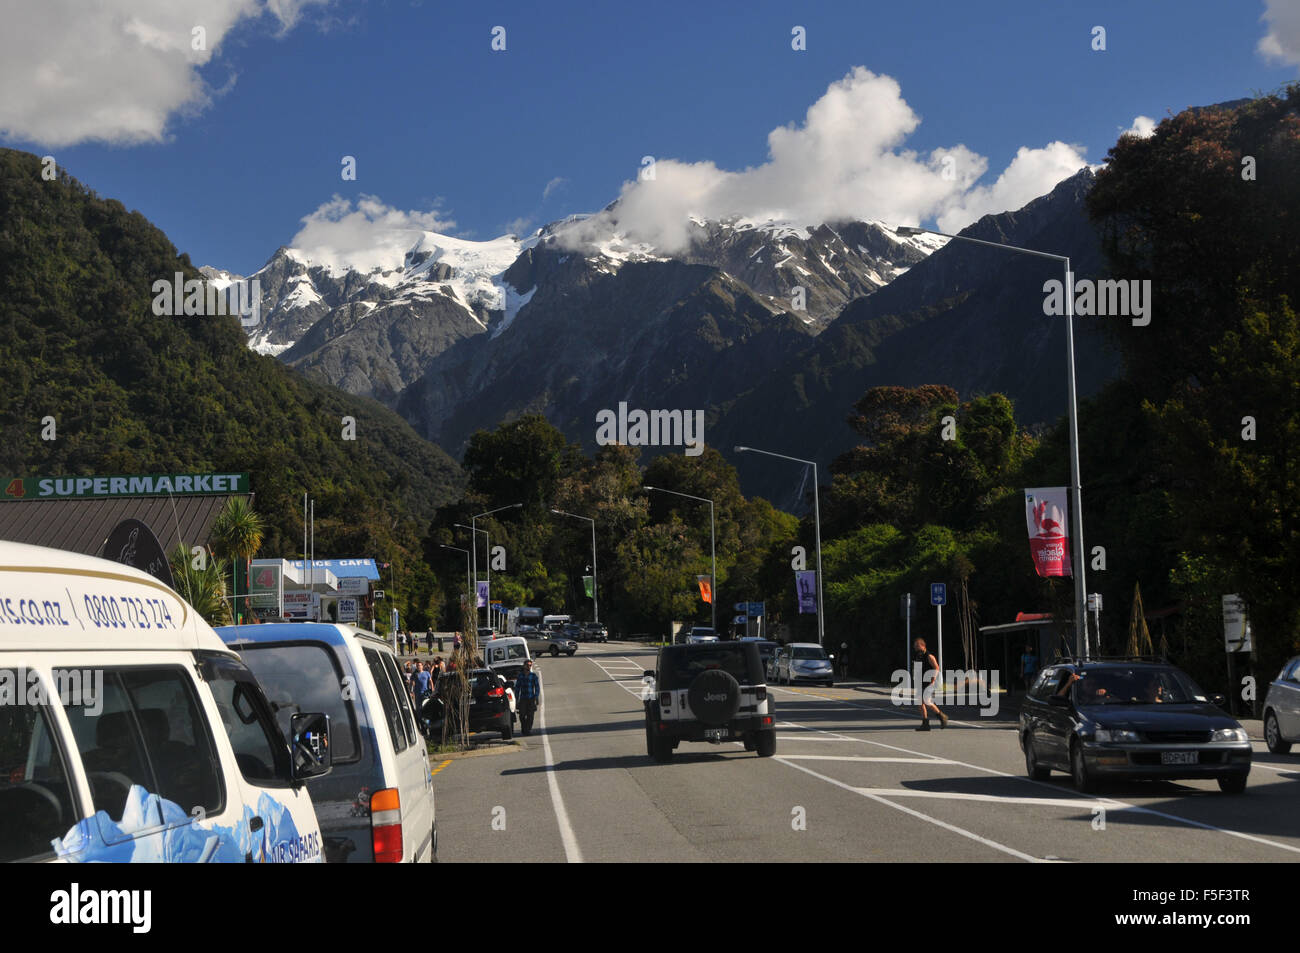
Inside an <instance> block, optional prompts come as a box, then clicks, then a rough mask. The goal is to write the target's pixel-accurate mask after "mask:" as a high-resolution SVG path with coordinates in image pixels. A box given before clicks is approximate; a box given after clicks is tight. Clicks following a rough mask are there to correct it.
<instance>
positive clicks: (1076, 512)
mask: <svg viewBox="0 0 1300 953" xmlns="http://www.w3.org/2000/svg"><path fill="white" fill-rule="evenodd" d="M895 231H896V233H897V234H898V235H902V236H904V237H906V236H910V235H919V234H921V233H922V232H925V233H928V234H930V235H938V236H939V237H941V238H950V239H955V240H957V241H963V242H972V243H973V244H976V245H986V246H988V247H990V248H1001V249H1002V250H1003V251H1014V252H1021V253H1023V254H1025V255H1034V256H1036V257H1038V258H1050V259H1052V260H1053V261H1059V262H1061V263H1063V264H1064V266H1065V289H1064V291H1065V346H1066V351H1067V353H1068V356H1069V364H1068V365H1067V366H1066V377H1065V379H1066V386H1067V388H1068V390H1069V402H1068V403H1067V404H1066V417H1067V420H1068V426H1069V430H1070V480H1071V487H1070V489H1071V492H1072V493H1073V496H1074V505H1073V506H1072V507H1070V531H1071V534H1072V535H1073V536H1074V547H1073V548H1074V560H1073V562H1074V565H1073V570H1074V630H1075V651H1076V652H1079V653H1081V654H1082V656H1083V657H1084V658H1087V657H1088V653H1089V640H1088V596H1087V592H1088V586H1087V582H1086V580H1085V579H1084V574H1085V566H1084V560H1085V550H1084V548H1083V481H1082V480H1081V478H1080V476H1079V421H1078V397H1077V396H1076V390H1075V380H1074V273H1073V272H1071V271H1070V259H1069V258H1068V257H1067V256H1065V255H1053V254H1051V253H1049V252H1043V251H1035V250H1034V249H1032V248H1021V247H1020V246H1019V245H1004V244H1002V243H1001V242H988V241H984V240H983V239H980V238H969V237H967V236H965V235H949V234H947V233H946V232H936V231H934V230H933V229H930V228H916V227H913V226H908V225H902V226H899V227H898V228H897V229H896V230H895Z"/></svg>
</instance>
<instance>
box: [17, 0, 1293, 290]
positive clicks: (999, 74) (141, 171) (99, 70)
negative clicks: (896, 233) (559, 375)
mask: <svg viewBox="0 0 1300 953" xmlns="http://www.w3.org/2000/svg"><path fill="white" fill-rule="evenodd" d="M6 5H7V4H6ZM25 6H26V7H30V8H31V9H23V8H22V7H20V8H19V9H17V10H15V11H12V12H6V13H5V17H6V20H7V21H8V22H10V23H11V25H12V26H13V27H14V29H11V30H10V31H9V32H8V38H7V39H3V40H0V54H3V57H2V58H3V59H4V61H5V63H6V64H7V65H4V66H0V80H3V82H0V89H3V93H0V131H2V132H3V134H2V135H0V142H3V144H4V145H6V146H11V147H15V148H21V149H26V150H29V151H33V152H36V153H38V154H47V153H48V154H52V155H54V156H55V158H56V160H57V161H58V163H59V164H60V165H61V166H62V167H64V168H66V169H67V170H68V171H69V172H70V173H71V174H72V175H74V176H76V177H77V178H78V179H80V180H81V181H82V182H84V183H86V184H87V185H89V186H90V187H91V188H93V189H95V190H96V191H97V192H98V193H100V194H101V195H105V196H110V197H114V198H117V199H120V200H121V201H122V202H123V203H124V204H125V205H126V206H127V207H128V208H133V209H138V210H139V211H141V212H142V213H144V214H145V215H146V216H147V217H148V218H150V219H151V220H152V221H154V222H155V223H156V224H157V225H159V226H160V227H161V228H163V229H164V230H165V231H166V232H167V234H168V235H169V236H170V237H171V239H172V240H173V241H174V242H175V243H176V245H177V246H178V248H180V249H181V250H182V251H187V252H189V254H190V256H191V258H192V260H193V261H194V263H195V264H212V265H217V266H219V267H225V268H229V269H231V270H234V271H238V272H241V273H244V274H247V273H249V272H251V271H253V270H255V269H256V268H258V267H260V266H261V264H263V263H264V262H265V260H266V259H267V258H268V257H269V256H270V254H271V253H272V252H273V251H274V250H275V248H276V247H277V246H278V245H280V244H284V243H288V242H289V241H290V240H291V239H292V238H293V237H294V236H295V235H297V234H298V233H299V232H300V230H301V229H302V228H303V220H304V218H305V217H306V216H309V215H311V214H312V213H313V212H316V210H318V209H321V208H322V206H327V204H328V203H331V202H332V201H333V202H334V206H333V208H335V209H336V210H337V209H343V210H346V209H350V208H352V205H351V203H354V202H356V201H358V200H359V199H360V198H361V197H362V196H371V197H373V199H372V207H373V206H374V205H378V206H380V207H381V208H380V212H378V213H376V214H379V215H382V214H384V211H383V210H384V209H388V210H391V211H392V215H393V216H394V217H395V218H396V220H398V221H400V222H407V221H414V222H418V223H422V224H423V225H424V226H426V227H428V226H432V225H437V226H439V227H445V230H446V231H448V232H450V233H453V234H456V235H460V236H463V237H471V238H478V239H487V238H491V237H494V236H496V235H499V234H501V233H502V232H504V231H506V230H508V229H515V230H519V229H522V228H525V227H536V226H538V225H540V224H544V223H545V222H547V221H550V220H552V219H555V218H558V217H561V216H563V215H565V214H568V213H571V212H589V211H596V210H598V209H599V208H601V207H602V206H604V205H605V204H607V203H608V202H610V201H611V200H613V199H614V198H616V197H617V196H618V195H619V193H620V189H621V188H622V187H623V186H624V183H627V182H630V181H632V180H634V179H635V178H636V176H637V172H638V167H639V163H640V162H641V157H642V156H646V155H651V156H655V157H656V158H658V159H661V160H664V159H671V160H676V164H675V165H674V166H673V174H672V175H671V176H669V177H668V180H670V181H671V182H673V183H674V185H673V188H675V189H677V191H678V193H679V197H680V202H678V203H677V204H673V203H669V206H670V207H671V209H672V210H673V211H674V213H675V212H676V211H679V210H681V209H690V208H693V206H692V205H691V203H692V202H695V201H696V200H697V198H698V197H699V196H700V195H703V194H706V193H707V194H708V195H709V196H712V198H710V199H708V201H707V202H705V205H708V207H710V208H714V209H717V208H721V207H722V206H721V205H719V202H732V203H735V209H734V210H735V211H737V212H747V211H755V213H756V214H757V213H758V212H765V211H770V209H768V208H767V207H766V206H765V205H764V203H763V201H762V200H761V199H762V191H763V190H764V189H769V190H771V191H772V192H773V193H774V194H777V195H779V196H780V198H779V200H774V201H773V203H772V205H773V207H775V208H777V209H778V211H780V212H781V213H782V214H788V215H793V216H795V217H797V216H798V215H799V214H804V215H814V214H817V213H818V212H819V211H820V207H819V206H818V205H817V203H816V202H813V201H811V200H810V199H809V195H811V194H812V193H813V192H816V191H817V190H820V189H821V188H822V186H821V183H820V182H819V181H818V180H819V177H825V178H827V179H832V178H834V177H836V176H840V177H845V178H855V182H853V183H847V184H846V183H844V182H841V183H840V186H839V187H840V188H842V189H848V190H849V191H848V192H846V193H845V194H846V195H848V196H849V197H848V198H846V199H843V202H847V203H848V205H849V206H851V207H852V211H853V212H854V213H855V214H860V215H863V216H864V217H875V216H870V214H869V213H871V212H872V211H874V210H875V206H874V205H873V204H872V203H873V202H875V201H877V199H874V198H872V197H871V192H870V189H869V188H868V187H867V180H873V181H875V182H876V183H877V184H883V185H885V186H887V191H889V192H896V193H899V194H903V195H904V196H905V198H904V199H903V200H900V201H898V202H884V203H883V204H881V206H880V209H879V213H878V214H879V216H880V217H884V216H886V215H892V216H894V217H895V218H902V217H908V216H909V215H911V214H912V213H913V212H914V213H915V217H917V218H924V219H926V220H927V222H936V221H938V222H940V223H941V224H943V223H947V224H953V223H958V222H959V220H960V219H961V217H962V215H966V216H967V217H977V215H978V213H980V212H982V211H988V210H995V211H996V210H1001V209H998V208H996V204H997V202H999V201H1004V202H1005V201H1013V200H1014V201H1016V204H1017V205H1018V204H1023V202H1021V201H1020V198H1021V196H1022V195H1023V193H1025V192H1026V190H1029V191H1031V192H1033V191H1035V190H1036V191H1039V192H1041V191H1046V188H1047V187H1050V181H1048V180H1050V179H1053V178H1054V177H1055V178H1059V177H1061V175H1062V173H1061V171H1060V169H1061V168H1062V166H1061V165H1060V163H1061V162H1065V163H1066V164H1067V165H1068V163H1069V162H1070V161H1072V159H1071V156H1072V155H1074V154H1072V153H1070V152H1069V150H1068V149H1067V148H1066V147H1067V146H1068V147H1075V148H1076V149H1077V155H1081V157H1082V158H1081V159H1077V158H1075V159H1074V160H1073V161H1076V162H1077V161H1082V160H1086V161H1088V162H1091V163H1098V162H1100V161H1102V159H1103V158H1104V157H1105V154H1106V150H1107V149H1108V148H1109V147H1110V145H1112V144H1113V142H1114V141H1115V139H1116V137H1117V135H1118V134H1119V133H1120V131H1121V130H1123V129H1125V128H1127V127H1129V126H1130V124H1132V123H1133V121H1134V119H1135V117H1137V116H1140V115H1141V116H1147V117H1151V118H1154V119H1156V120H1159V119H1161V118H1163V117H1165V116H1166V115H1167V114H1169V113H1170V112H1177V111H1178V110H1180V109H1182V108H1184V107H1186V106H1188V105H1199V104H1205V103H1213V102H1219V101H1224V100H1229V99H1235V98H1239V97H1243V96H1248V95H1251V94H1252V93H1254V92H1257V91H1270V90H1273V89H1276V88H1277V87H1279V86H1280V85H1282V84H1284V83H1286V82H1289V81H1293V80H1295V79H1296V78H1297V68H1296V63H1297V61H1300V55H1297V51H1298V50H1300V12H1298V11H1297V7H1298V6H1300V0H1269V2H1268V4H1267V6H1266V3H1265V2H1264V0H1233V2H1228V3H1224V2H1221V0H1180V2H1167V0H1144V2H1140V3H1134V2H1132V0H1127V2H1089V3H1086V4H1085V3H1071V4H1068V5H1065V4H1056V3H1043V2H1042V0H1007V2H997V3H992V2H989V3H976V2H970V0H966V2H949V0H931V2H927V3H925V4H922V5H913V4H906V3H890V4H874V3H872V4H865V3H860V2H858V3H812V4H799V5H791V4H789V3H767V2H757V3H745V4H743V5H741V4H737V5H734V6H733V5H726V6H724V5H720V4H706V3H698V2H697V3H673V2H662V0H656V2H655V3H652V4H635V5H633V4H609V5H599V6H597V5H591V6H587V5H582V6H579V5H577V4H563V3H548V4H489V5H481V4H445V3H432V2H398V0H390V2H369V3H360V2H356V3H349V2H338V0H336V2H332V3H319V2H304V0H271V6H270V9H269V10H268V9H267V8H266V4H264V3H261V2H259V0H194V2H192V3H191V2H188V0H186V2H181V0H136V2H133V3H129V4H128V3H125V0H123V2H122V4H121V7H122V9H123V10H124V11H130V12H129V13H127V12H123V13H120V14H119V13H115V12H114V8H115V7H116V6H118V4H117V3H116V2H115V0H108V2H106V3H105V4H104V5H103V7H104V8H106V10H105V11H103V12H101V14H100V15H98V16H91V17H89V18H88V17H87V16H86V15H85V13H84V10H85V8H84V5H81V4H78V3H76V0H49V2H48V3H43V4H35V5H31V4H28V5H25ZM1065 6H1068V7H1069V9H1068V10H1060V9H1057V8H1059V7H1065ZM64 7H67V8H72V7H77V8H79V9H80V11H81V13H80V14H79V16H77V17H73V16H70V15H66V14H68V13H69V10H68V9H60V8H64ZM1266 11H1267V12H1268V13H1269V15H1270V17H1271V19H1268V20H1266V19H1261V17H1263V16H1264V14H1265V13H1266ZM250 14H251V15H250ZM277 14H278V15H277ZM198 23H208V24H211V26H208V27H206V29H207V30H208V36H209V37H215V38H216V39H218V40H219V42H216V43H214V45H213V47H212V48H210V49H209V50H208V51H207V52H206V53H204V54H203V55H202V56H200V57H198V58H199V59H206V62H203V63H196V62H189V61H187V58H188V59H189V60H194V59H195V57H196V55H195V54H194V53H193V52H192V51H188V50H185V49H182V48H181V46H180V45H178V44H179V42H180V40H184V41H185V44H184V45H186V46H188V45H189V39H190V36H191V28H190V25H191V24H198ZM72 24H76V26H75V28H74V27H73V26H72ZM497 25H501V26H504V27H505V29H506V36H505V39H506V50H505V52H495V51H493V50H492V49H491V48H490V45H491V41H492V36H491V30H492V28H493V27H494V26H497ZM796 25H800V26H803V27H805V28H806V31H807V49H806V51H798V52H797V51H794V50H792V49H791V30H792V28H793V27H794V26H796ZM1098 25H1100V26H1103V27H1104V28H1105V30H1106V50H1105V51H1104V52H1097V51H1094V50H1092V49H1091V42H1092V29H1093V27H1094V26H1098ZM56 34H57V35H56ZM124 37H125V38H124ZM1266 37H1267V38H1268V39H1266ZM178 38H179V40H178ZM1261 41H1264V43H1265V46H1266V48H1265V50H1264V51H1261V49H1260V44H1261ZM132 44H135V45H136V46H140V47H141V50H143V52H141V51H140V50H137V49H136V48H135V47H134V46H133V45H132ZM1268 51H1272V53H1273V55H1271V56H1270V55H1267V53H1268ZM87 64H89V65H87ZM858 67H861V68H865V70H866V71H869V73H861V72H859V73H858V74H856V77H857V78H856V79H852V80H850V79H849V78H850V77H852V76H853V75H854V74H853V71H854V69H855V68H858ZM873 76H874V77H875V79H874V80H872V79H870V77H873ZM52 77H53V79H52ZM882 77H888V78H892V80H893V81H896V83H897V95H898V96H899V97H901V100H903V101H905V102H906V105H907V106H908V107H910V109H911V111H912V113H914V116H913V117H912V118H913V119H918V118H919V124H914V123H913V124H911V125H910V124H909V122H908V117H907V116H906V115H900V114H899V112H898V110H896V109H895V110H893V111H892V112H890V113H889V115H888V116H883V117H881V116H877V115H876V112H875V111H874V110H876V105H875V104H877V103H880V104H884V105H883V106H882V107H881V108H882V111H883V108H884V106H888V105H890V104H892V103H893V100H892V99H891V93H890V91H889V89H888V83H887V82H885V81H883V80H882ZM187 83H188V85H187ZM836 83H841V84H847V86H846V87H845V88H846V89H848V87H854V89H856V90H857V92H858V93H861V95H856V94H855V93H852V92H851V91H850V92H846V94H845V96H846V99H845V102H848V103H849V106H848V107H846V108H847V110H848V111H847V112H840V111H837V110H838V109H839V106H842V105H843V103H840V104H839V105H837V103H836V102H833V101H832V100H831V99H824V98H825V97H827V91H828V88H830V87H831V86H832V84H836ZM868 83H870V84H871V85H870V88H869V89H868ZM187 100H189V101H188V102H187ZM819 100H823V101H824V102H825V104H826V108H825V110H824V111H823V112H824V115H823V116H822V118H821V119H819V120H818V121H817V123H811V121H810V120H809V119H808V117H807V113H808V110H809V108H810V107H812V106H813V104H814V103H817V102H818V101H819ZM805 123H809V128H804V127H805ZM786 125H792V129H793V130H794V133H795V135H792V136H791V137H789V138H790V139H791V148H790V155H789V156H787V158H786V160H785V161H784V162H783V163H777V164H776V166H777V167H771V168H769V170H768V173H770V174H768V173H762V174H759V175H751V176H749V177H747V178H746V177H740V178H738V177H735V176H731V175H729V173H734V172H740V171H741V170H745V169H747V168H755V167H757V168H759V169H760V170H761V169H762V167H763V166H764V165H765V164H769V163H770V158H771V157H770V154H769V151H770V146H771V143H770V142H769V139H768V134H769V133H770V132H771V131H772V130H773V129H776V128H777V127H780V126H786ZM912 125H914V128H912ZM801 128H804V132H805V133H807V134H806V135H799V130H800V129H801ZM828 130H829V132H828ZM882 130H884V133H882V134H883V135H884V141H883V142H882V141H877V140H875V139H873V138H872V136H873V134H875V133H879V132H881V131H882ZM828 136H829V138H828ZM859 136H860V137H863V139H862V141H861V143H859V140H858V139H857V138H855V137H859ZM814 140H816V141H814ZM1053 142H1056V143H1060V144H1061V146H1060V148H1059V149H1058V150H1057V151H1056V153H1055V154H1054V155H1053V156H1051V157H1048V158H1043V159H1042V161H1034V157H1032V156H1031V157H1029V158H1027V159H1026V161H1025V162H1024V163H1023V164H1022V166H1021V167H1020V169H1019V174H1016V175H1011V176H1010V179H1009V180H1008V181H1007V182H1005V183H1004V184H1003V186H1001V187H998V188H994V186H995V184H996V181H997V179H998V177H999V176H1000V175H1001V174H1002V173H1003V172H1004V171H1006V170H1008V167H1009V166H1011V165H1012V164H1013V161H1014V160H1015V159H1016V156H1017V151H1018V150H1019V149H1021V148H1022V147H1024V148H1027V149H1030V150H1045V149H1046V148H1047V147H1048V146H1049V144H1051V143H1053ZM958 147H964V150H962V149H959V148H958ZM859 148H860V149H862V150H863V151H864V154H865V153H866V152H870V151H871V150H873V149H874V150H877V151H879V153H880V155H879V156H877V157H876V159H874V160H872V161H870V162H868V161H865V160H864V162H863V163H860V164H858V165H856V166H854V165H852V164H851V163H850V167H849V168H847V169H845V168H841V166H840V165H839V164H838V162H837V161H836V160H835V159H834V157H835V156H842V155H843V154H846V153H848V154H851V153H854V152H855V151H857V150H858V149H859ZM934 150H941V151H942V150H948V151H950V152H953V154H959V155H960V156H961V157H962V163H963V165H962V171H961V175H962V176H963V177H964V178H963V179H962V182H961V183H960V190H961V192H962V194H961V195H953V194H950V192H951V190H950V191H949V192H945V193H944V194H942V195H940V194H939V193H937V192H935V191H934V189H933V188H932V187H931V185H932V183H931V184H926V183H925V182H921V181H920V179H924V178H925V177H926V176H930V177H933V172H934V162H935V161H937V160H936V158H935V155H936V154H935V152H934ZM954 150H955V151H954ZM912 151H914V152H915V153H916V154H917V156H918V157H919V158H915V159H914V161H913V160H908V159H907V155H909V154H910V152H912ZM344 155H352V156H355V157H356V160H357V179H356V181H343V180H342V179H341V178H340V160H341V157H342V156H344ZM899 155H902V156H903V158H902V159H897V160H896V159H895V158H893V157H897V156H899ZM1042 155H1043V156H1047V153H1045V152H1044V153H1043V154H1042ZM828 156H830V157H832V158H829V159H828ZM1040 158H1041V157H1040ZM981 161H982V162H983V166H981ZM800 162H807V168H806V169H805V168H802V167H800V166H799V163H800ZM909 162H910V163H911V165H910V167H909V168H903V167H904V166H908V163H909ZM705 163H712V165H703V164H705ZM927 166H928V167H929V170H928V171H927V168H926V167H927ZM985 167H986V168H985ZM974 173H981V174H980V176H979V177H978V178H977V179H972V178H970V176H971V175H972V174H974ZM894 176H904V178H903V179H900V180H898V181H900V182H903V183H904V184H903V185H898V184H896V181H895V179H894V178H893V177H894ZM799 177H803V178H804V179H806V180H807V181H805V182H804V183H802V184H800V183H798V182H792V181H791V180H792V179H796V178H799ZM1010 180H1015V181H1010ZM548 184H550V188H549V190H548ZM913 186H915V188H913ZM981 188H982V189H983V192H982V193H981V192H980V191H979V190H980V189H981ZM835 189H836V187H835V186H827V190H826V191H825V193H823V194H824V195H828V196H833V199H831V201H833V202H840V201H841V198H840V193H838V192H836V191H835ZM854 190H856V191H854ZM913 192H914V193H915V194H914V195H913ZM718 196H725V198H718ZM972 196H974V197H972ZM337 200H341V201H337ZM655 201H656V202H658V201H659V200H658V199H656V200H655ZM700 201H704V200H702V199H701V200H700ZM643 204H644V203H643ZM751 206H752V208H751ZM943 209H946V210H947V213H946V214H947V215H948V217H947V218H944V217H942V212H941V210H943ZM412 216H413V217H412ZM452 222H454V226H452V225H450V224H449V223H452Z"/></svg>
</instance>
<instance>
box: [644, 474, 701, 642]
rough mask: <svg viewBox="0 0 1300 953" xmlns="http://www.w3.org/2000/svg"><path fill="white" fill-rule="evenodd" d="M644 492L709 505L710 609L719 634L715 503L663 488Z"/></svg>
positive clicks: (653, 487) (645, 487)
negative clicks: (677, 497)
mask: <svg viewBox="0 0 1300 953" xmlns="http://www.w3.org/2000/svg"><path fill="white" fill-rule="evenodd" d="M641 489H643V490H649V491H653V492H655V493H671V494H672V495H673V496H684V497H686V499H688V500H699V501H700V502H701V503H708V504H709V559H710V561H711V564H712V568H711V569H710V570H709V608H710V609H712V610H713V613H712V619H713V634H714V635H717V634H718V546H717V543H718V540H717V534H716V533H715V532H714V529H713V501H712V500H710V499H708V498H707V497H703V496H691V495H690V494H689V493H678V492H677V491H676V490H665V489H664V488H663V487H661V486H643V487H641Z"/></svg>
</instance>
